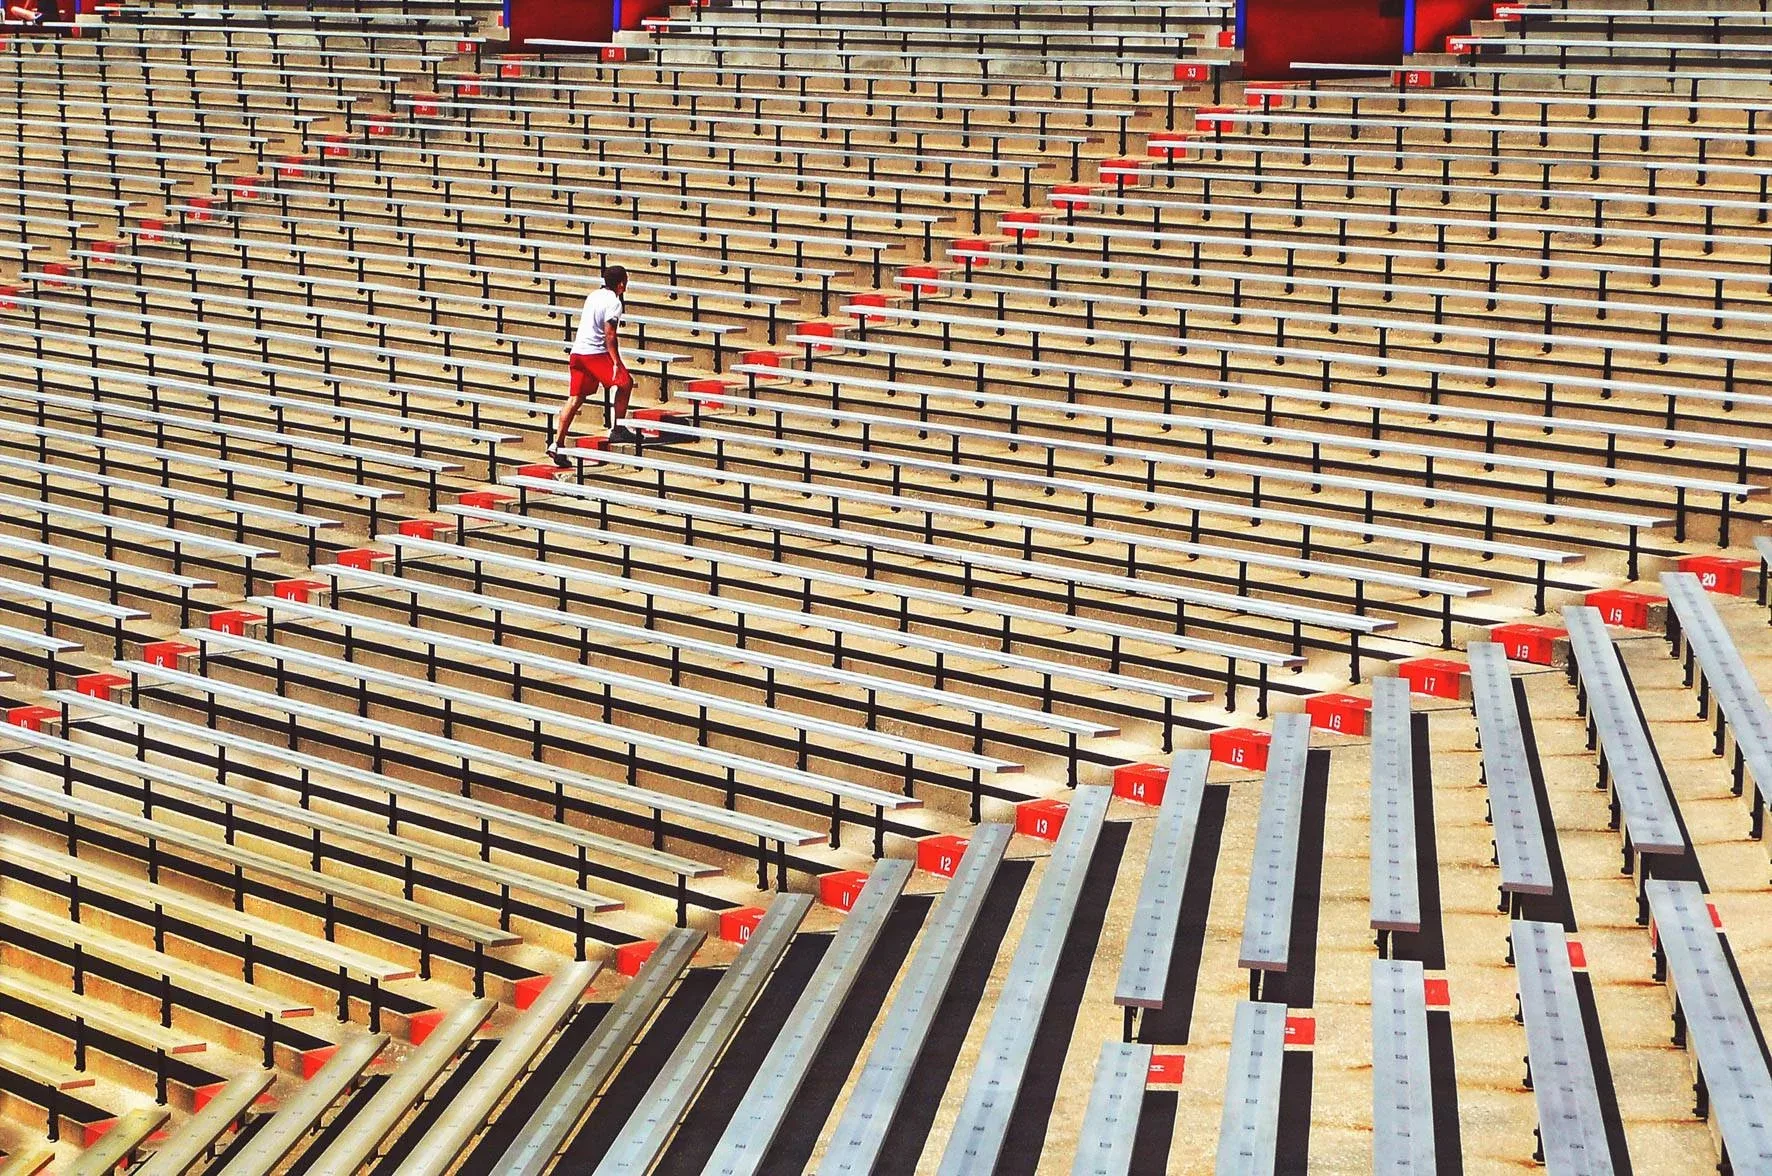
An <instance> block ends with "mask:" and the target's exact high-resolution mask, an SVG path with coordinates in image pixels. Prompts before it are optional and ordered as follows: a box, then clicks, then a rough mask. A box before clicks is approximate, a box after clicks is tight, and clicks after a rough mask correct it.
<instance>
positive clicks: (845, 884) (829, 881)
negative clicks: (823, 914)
mask: <svg viewBox="0 0 1772 1176" xmlns="http://www.w3.org/2000/svg"><path fill="white" fill-rule="evenodd" d="M867 884H868V874H867V871H866V870H838V871H836V872H835V873H832V874H823V875H820V877H819V879H818V901H819V902H822V903H824V904H825V905H826V906H833V907H836V908H837V909H838V910H840V911H846V910H849V909H850V908H851V907H853V906H854V905H855V900H856V899H858V898H860V897H861V888H862V887H863V886H866V885H867Z"/></svg>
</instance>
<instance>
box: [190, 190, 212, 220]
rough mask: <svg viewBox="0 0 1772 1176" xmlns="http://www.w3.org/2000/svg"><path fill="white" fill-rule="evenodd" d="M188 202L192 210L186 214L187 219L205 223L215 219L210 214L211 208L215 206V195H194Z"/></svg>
mask: <svg viewBox="0 0 1772 1176" xmlns="http://www.w3.org/2000/svg"><path fill="white" fill-rule="evenodd" d="M186 203H187V204H188V205H189V207H190V211H189V212H187V213H186V214H185V219H186V220H188V221H192V222H194V223H196V224H203V223H204V222H206V221H209V220H212V219H213V218H212V217H211V215H210V209H212V208H214V207H215V198H214V197H213V196H193V197H191V198H190V200H188V201H186Z"/></svg>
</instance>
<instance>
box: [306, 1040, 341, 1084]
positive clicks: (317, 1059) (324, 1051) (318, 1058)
mask: <svg viewBox="0 0 1772 1176" xmlns="http://www.w3.org/2000/svg"><path fill="white" fill-rule="evenodd" d="M337 1052H338V1046H336V1045H323V1046H321V1047H320V1048H318V1049H304V1050H302V1051H301V1077H302V1081H303V1082H306V1081H308V1080H310V1079H312V1078H313V1076H314V1075H316V1074H318V1073H319V1072H320V1067H322V1066H324V1065H325V1064H326V1063H327V1062H329V1061H331V1060H332V1055H333V1054H335V1053H337Z"/></svg>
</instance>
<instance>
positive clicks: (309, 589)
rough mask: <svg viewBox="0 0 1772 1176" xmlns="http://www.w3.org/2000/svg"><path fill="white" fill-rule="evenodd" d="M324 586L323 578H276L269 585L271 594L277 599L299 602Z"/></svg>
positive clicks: (304, 600) (302, 601)
mask: <svg viewBox="0 0 1772 1176" xmlns="http://www.w3.org/2000/svg"><path fill="white" fill-rule="evenodd" d="M325 587H326V581H324V580H278V581H277V582H276V583H275V584H273V585H271V595H273V596H275V597H276V598H277V599H278V600H294V601H297V602H299V603H301V604H306V603H307V602H308V597H310V596H312V595H313V594H314V593H316V592H319V591H321V590H323V589H324V588H325Z"/></svg>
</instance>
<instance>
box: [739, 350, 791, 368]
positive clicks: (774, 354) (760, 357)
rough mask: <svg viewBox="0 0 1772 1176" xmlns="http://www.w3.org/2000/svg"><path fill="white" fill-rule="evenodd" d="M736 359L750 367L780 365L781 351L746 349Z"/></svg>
mask: <svg viewBox="0 0 1772 1176" xmlns="http://www.w3.org/2000/svg"><path fill="white" fill-rule="evenodd" d="M738 361H739V362H740V363H745V364H749V365H751V366H752V367H780V366H781V353H780V352H779V351H747V352H745V353H744V354H743V355H741V356H739V360H738Z"/></svg>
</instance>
